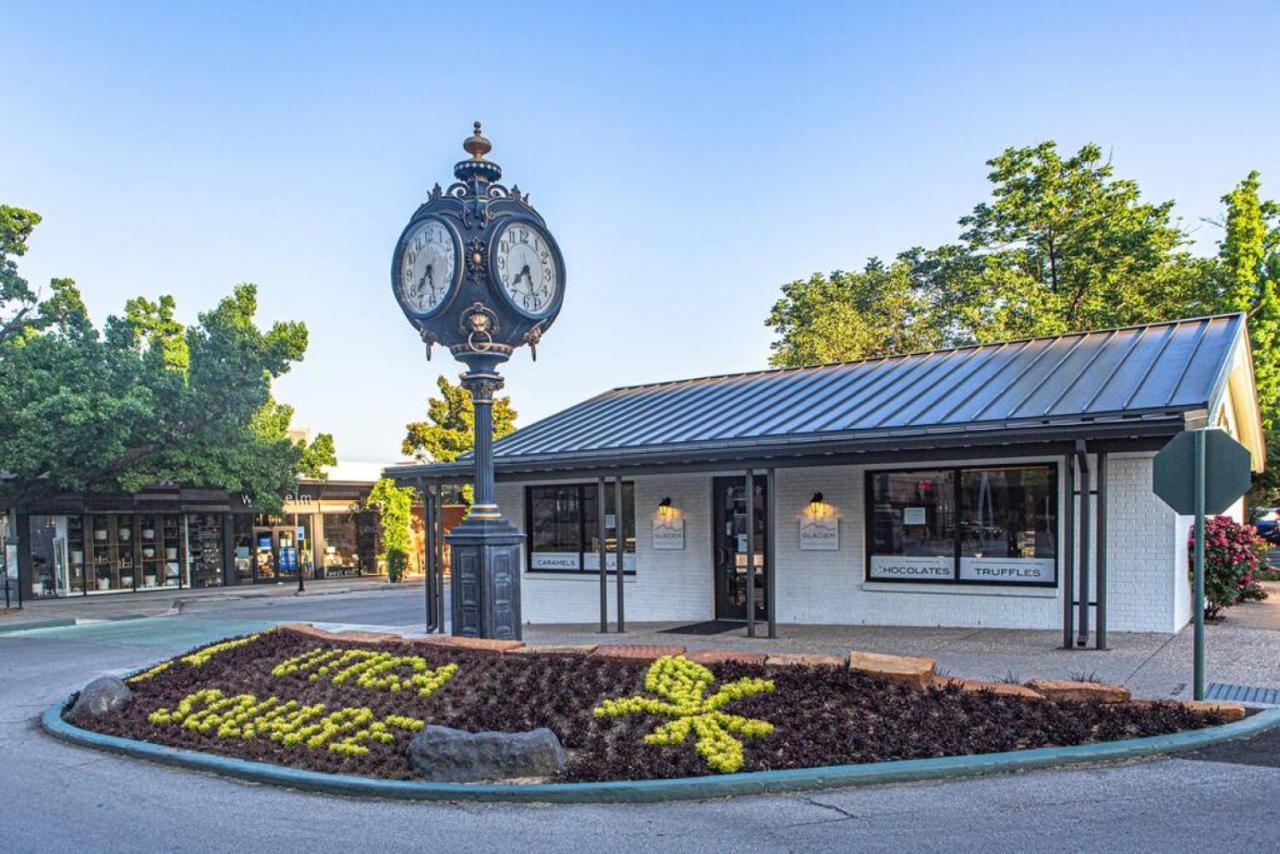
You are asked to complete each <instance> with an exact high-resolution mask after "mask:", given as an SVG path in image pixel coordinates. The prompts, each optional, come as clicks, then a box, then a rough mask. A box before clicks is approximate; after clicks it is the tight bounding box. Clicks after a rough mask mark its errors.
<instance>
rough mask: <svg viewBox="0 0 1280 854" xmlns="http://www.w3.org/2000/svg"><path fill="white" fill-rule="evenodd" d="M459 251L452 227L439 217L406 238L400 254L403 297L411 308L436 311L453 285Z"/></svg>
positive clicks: (424, 224)
mask: <svg viewBox="0 0 1280 854" xmlns="http://www.w3.org/2000/svg"><path fill="white" fill-rule="evenodd" d="M457 269H458V252H457V247H456V245H455V244H454V239H453V235H452V234H451V233H450V232H449V227H448V226H447V225H445V224H444V223H443V222H441V221H439V220H436V219H427V220H423V221H422V222H421V223H419V224H418V225H417V226H416V227H415V228H414V229H413V231H411V232H410V233H409V236H408V237H406V238H405V241H404V252H403V254H402V255H401V256H400V271H399V279H398V281H397V283H396V285H397V287H398V288H399V290H400V298H401V299H402V300H403V301H404V304H405V305H406V306H407V307H408V308H409V310H410V311H417V312H422V313H423V314H426V313H428V312H432V311H435V310H436V309H437V308H439V307H440V303H441V302H442V301H443V300H444V298H445V297H446V296H448V294H449V290H450V289H451V288H452V287H453V279H454V274H455V272H456V271H457Z"/></svg>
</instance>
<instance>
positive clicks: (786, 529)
mask: <svg viewBox="0 0 1280 854" xmlns="http://www.w3.org/2000/svg"><path fill="white" fill-rule="evenodd" d="M1151 456H1152V455H1150V454H1126V455H1112V456H1111V457H1110V458H1109V463H1108V490H1109V517H1110V524H1109V525H1108V530H1109V536H1108V543H1107V556H1108V583H1107V591H1108V615H1109V619H1108V624H1109V628H1110V629H1111V630H1113V631H1157V632H1174V631H1177V630H1178V628H1180V627H1181V626H1182V625H1185V623H1186V622H1187V620H1188V619H1189V616H1190V596H1189V589H1188V584H1187V582H1186V571H1185V566H1186V564H1185V551H1184V550H1180V549H1179V543H1185V542H1186V527H1187V520H1186V519H1185V518H1183V519H1180V518H1179V517H1177V516H1176V515H1175V514H1174V513H1173V512H1172V511H1171V510H1169V508H1168V507H1166V506H1165V505H1164V504H1163V502H1161V501H1160V499H1159V498H1157V497H1156V496H1155V495H1154V493H1152V491H1151ZM1019 461H1020V462H1056V463H1060V460H1058V459H1056V458H1020V459H1019ZM996 462H1003V463H1008V462H1012V460H1008V459H1004V460H980V461H963V463H962V464H964V465H980V464H984V463H996ZM1090 462H1091V465H1093V466H1095V469H1094V470H1095V471H1096V461H1095V460H1093V459H1092V458H1091V460H1090ZM950 464H951V463H945V462H943V463H930V465H950ZM957 464H960V463H957ZM911 465H912V462H911V461H909V460H904V461H903V462H902V463H898V464H895V465H893V466H877V467H876V468H898V467H910V466H911ZM866 470H867V469H866V468H864V467H860V466H838V467H837V466H831V467H813V468H794V469H778V470H777V472H776V476H775V484H776V490H777V495H776V498H775V502H776V508H777V518H776V519H775V525H774V532H775V535H776V538H777V545H776V550H777V560H778V566H777V571H776V573H775V576H776V583H777V588H778V589H777V618H778V621H779V622H780V623H819V624H839V625H859V624H866V625H914V626H974V627H979V626H982V627H1000V628H1037V629H1060V628H1061V625H1062V589H1061V585H1059V587H1058V588H1055V589H1045V588H1018V587H1009V588H992V587H960V586H952V585H922V584H904V583H898V584H894V583H883V582H866V581H864V566H865V552H864V530H863V528H864V524H863V520H864V513H863V496H864V473H865V471H866ZM718 474H726V475H736V474H740V472H734V471H726V472H722V473H700V474H681V475H650V476H642V477H635V478H629V480H634V482H635V484H636V516H637V537H636V539H637V547H636V569H637V571H636V575H635V576H634V577H627V579H626V582H625V584H626V588H625V596H626V617H627V619H628V621H635V622H648V621H665V620H689V621H693V620H706V619H711V618H712V617H713V616H714V612H715V605H714V583H713V579H712V554H711V532H710V517H711V481H712V478H713V477H716V476H718ZM1058 481H1059V490H1060V501H1059V506H1060V507H1062V506H1063V502H1065V477H1064V476H1063V472H1062V469H1061V466H1059V478H1058ZM567 482H577V481H573V480H569V481H567ZM524 486H525V485H524V484H514V483H500V484H499V485H498V492H497V498H498V503H499V505H500V506H501V507H502V510H503V513H504V514H505V515H506V516H507V517H508V518H509V519H510V520H511V521H512V522H513V523H514V524H516V525H517V526H519V527H521V528H523V526H524ZM814 492H822V493H823V496H824V499H825V501H826V502H827V503H828V504H830V505H832V507H833V508H834V510H835V512H836V513H837V515H838V517H839V532H840V547H839V549H838V550H837V551H832V552H814V551H808V552H801V551H800V549H799V521H800V515H801V513H802V512H803V511H804V510H805V508H806V507H807V505H808V503H809V500H810V497H811V496H812V495H813V493H814ZM666 497H669V498H670V499H671V503H672V506H673V507H675V508H677V510H678V512H680V513H682V514H683V516H684V520H685V548H684V550H683V551H659V552H655V551H654V550H653V548H652V533H651V521H652V518H653V515H654V514H655V513H656V509H657V505H658V502H659V501H661V500H662V499H663V498H666ZM1094 545H1095V546H1096V538H1095V540H1094ZM1076 551H1077V552H1078V551H1079V549H1078V548H1077V550H1076ZM1059 576H1060V577H1061V571H1059ZM615 585H616V579H615V578H613V577H611V578H610V579H609V619H610V620H611V621H612V620H614V619H616V613H615V607H614V606H615V601H616V599H615V597H616V592H615ZM1091 587H1092V578H1091ZM522 590H523V614H524V619H525V620H526V621H528V622H532V623H543V624H545V623H593V622H595V621H597V620H598V619H599V587H598V577H597V576H595V575H594V574H590V573H584V574H583V576H582V577H573V576H566V575H563V574H547V573H536V572H535V573H529V572H527V571H526V572H525V573H524V576H523V578H522ZM1095 592H1096V591H1095ZM1091 598H1092V596H1091ZM1090 620H1091V628H1093V627H1095V626H1096V616H1095V615H1094V614H1093V612H1092V610H1091V614H1090Z"/></svg>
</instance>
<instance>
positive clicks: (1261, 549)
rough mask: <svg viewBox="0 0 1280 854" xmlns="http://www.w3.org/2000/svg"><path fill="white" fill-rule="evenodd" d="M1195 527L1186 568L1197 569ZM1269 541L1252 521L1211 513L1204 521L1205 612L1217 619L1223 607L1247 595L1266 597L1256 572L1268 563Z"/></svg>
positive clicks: (1245, 597) (1235, 602)
mask: <svg viewBox="0 0 1280 854" xmlns="http://www.w3.org/2000/svg"><path fill="white" fill-rule="evenodd" d="M1195 545H1196V532H1195V528H1192V529H1191V535H1190V538H1189V539H1188V542H1187V571H1188V572H1189V573H1194V572H1195ZM1267 548H1268V545H1267V541H1266V540H1264V539H1263V538H1262V537H1261V536H1259V535H1258V529H1257V528H1255V527H1253V526H1252V525H1241V524H1240V523H1239V522H1237V521H1235V520H1234V519H1232V518H1231V517H1230V516H1211V517H1209V518H1208V519H1206V520H1205V523H1204V599H1205V601H1204V615H1205V617H1206V618H1209V619H1215V618H1217V617H1218V616H1220V615H1221V613H1222V610H1223V609H1224V608H1230V607H1231V606H1232V605H1237V604H1239V603H1240V602H1243V601H1245V600H1246V599H1264V598H1266V595H1267V594H1266V592H1265V591H1263V590H1262V588H1261V586H1260V585H1259V584H1258V581H1257V579H1256V578H1255V574H1256V573H1257V571H1258V568H1259V566H1265V563H1266V561H1265V558H1266V554H1267Z"/></svg>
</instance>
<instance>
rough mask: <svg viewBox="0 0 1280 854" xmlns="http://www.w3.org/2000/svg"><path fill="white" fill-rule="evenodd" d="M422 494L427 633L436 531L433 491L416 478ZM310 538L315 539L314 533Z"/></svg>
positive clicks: (432, 620) (432, 623)
mask: <svg viewBox="0 0 1280 854" xmlns="http://www.w3.org/2000/svg"><path fill="white" fill-rule="evenodd" d="M415 485H416V486H417V487H418V494H419V495H421V496H422V535H423V536H422V581H423V584H422V598H423V599H424V600H425V601H426V612H427V613H426V616H427V627H426V629H427V634H431V633H432V632H434V631H435V630H436V603H435V598H436V574H435V562H436V532H435V524H434V523H435V507H434V506H433V502H432V498H433V493H432V490H431V488H430V487H428V486H427V484H426V481H425V480H423V479H422V478H418V479H417V482H416V484H415ZM312 539H315V536H314V534H313V535H312Z"/></svg>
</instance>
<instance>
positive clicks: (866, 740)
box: [74, 630, 1220, 781]
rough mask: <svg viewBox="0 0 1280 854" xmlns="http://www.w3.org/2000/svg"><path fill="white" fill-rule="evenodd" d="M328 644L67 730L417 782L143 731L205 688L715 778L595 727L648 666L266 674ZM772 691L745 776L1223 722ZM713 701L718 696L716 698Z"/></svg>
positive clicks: (1117, 711)
mask: <svg viewBox="0 0 1280 854" xmlns="http://www.w3.org/2000/svg"><path fill="white" fill-rule="evenodd" d="M318 646H324V647H358V646H362V645H361V644H359V643H344V642H320V641H317V640H316V639H315V638H312V637H308V636H307V635H304V634H301V633H297V632H292V631H288V630H278V631H274V632H269V633H266V634H264V635H262V636H261V637H260V638H259V639H258V640H257V641H256V642H254V643H251V644H248V645H246V646H242V647H239V648H236V649H233V650H228V651H226V652H222V653H219V654H217V655H215V656H213V658H211V659H210V660H209V661H208V663H206V664H205V665H204V666H203V667H200V668H193V667H191V666H190V665H187V664H184V663H182V662H175V663H174V664H173V665H172V666H171V667H170V668H169V669H168V670H166V671H163V672H161V673H159V674H157V675H155V676H153V677H151V678H150V679H146V680H143V681H141V682H138V683H135V684H134V685H132V686H131V687H132V688H133V689H134V691H135V698H134V700H133V702H131V703H129V705H128V706H126V707H125V708H124V709H123V710H122V711H121V712H120V713H119V714H117V715H114V716H111V717H108V718H101V719H92V718H86V719H82V720H76V721H74V723H76V724H77V725H78V726H82V727H85V728H86V729H93V730H97V731H99V732H104V733H110V734H112V735H120V736H126V737H129V738H135V739H142V740H145V741H150V742H154V743H157V744H167V745H171V746H175V747H185V748H191V749H195V750H201V751H205V752H209V753H219V754H224V755H227V756H235V757H239V758H243V759H250V760H256V761H262V762H273V763H276V764H280V765H289V766H293V767H299V768H308V769H311V770H315V771H326V772H332V773H346V774H361V775H366V776H375V777H383V778H388V779H412V777H413V774H412V772H411V771H410V769H409V766H408V763H407V761H406V760H405V758H404V749H405V746H406V745H407V743H408V741H409V739H410V738H411V736H410V735H409V734H408V733H403V734H400V735H398V736H397V738H396V741H395V743H394V744H389V745H381V744H376V743H372V744H370V752H369V753H368V754H367V755H363V756H343V755H341V754H339V753H334V752H331V751H329V750H327V749H325V748H309V747H306V746H303V745H300V746H295V747H288V748H286V747H283V746H282V745H280V744H277V743H275V742H272V741H270V740H268V739H264V738H255V739H250V740H242V739H219V738H218V737H217V736H216V735H214V734H210V735H204V734H201V733H198V732H194V731H192V730H188V729H186V728H185V727H182V726H180V725H177V724H164V725H155V724H152V723H150V722H149V721H148V720H147V717H148V715H150V713H151V712H153V711H154V710H155V709H157V708H161V707H165V708H169V709H173V708H174V707H175V706H176V705H177V703H178V701H179V700H181V699H182V698H183V697H185V696H187V695H188V694H190V693H192V692H194V691H197V690H199V689H201V688H219V689H221V690H222V691H223V692H224V693H225V694H227V695H234V694H244V693H249V694H255V695H257V696H258V698H259V699H265V698H267V697H270V696H277V697H279V698H280V699H281V701H284V700H289V699H293V700H298V701H299V703H300V704H310V703H324V704H325V705H326V706H328V707H329V710H330V711H334V710H336V709H338V708H341V707H347V706H356V707H367V708H369V709H371V710H372V711H373V712H374V714H375V715H376V716H378V717H382V716H385V715H388V714H397V715H408V716H411V717H415V718H419V719H422V720H425V721H426V722H428V723H434V724H441V725H444V726H450V727H456V728H459V729H465V730H470V731H473V732H478V731H481V730H499V731H507V732H516V731H522V730H528V729H533V728H535V727H548V728H550V729H551V730H552V731H553V732H555V733H556V735H558V736H559V737H560V740H561V741H562V742H563V744H564V745H565V748H566V749H567V751H568V753H569V767H568V768H567V770H566V771H565V773H564V774H563V777H562V779H564V780H569V781H582V780H617V779H650V778H664V777H686V776H699V775H704V774H708V773H710V772H709V770H708V769H707V767H706V765H705V763H704V762H703V760H702V758H701V757H699V756H698V755H697V753H696V752H695V751H694V749H693V743H692V740H690V742H688V743H686V744H685V745H682V746H679V747H657V746H652V745H646V744H645V743H644V741H643V739H644V736H645V735H646V734H647V733H649V732H651V731H652V730H653V728H654V727H655V726H657V725H658V724H659V723H661V722H662V721H661V720H660V719H658V718H652V717H645V716H638V715H633V716H629V717H624V718H612V719H610V718H606V719H600V720H597V719H596V718H595V717H594V716H593V715H592V709H593V708H595V707H596V706H597V705H598V704H599V703H600V701H601V700H604V699H606V698H609V697H626V696H632V695H634V694H637V693H641V692H642V691H643V683H644V675H645V672H646V671H647V669H648V664H647V663H645V662H632V661H619V660H611V659H596V658H590V657H585V656H580V655H506V656H503V655H497V654H492V653H486V652H474V651H467V650H447V649H440V648H432V647H427V646H422V645H412V644H388V645H385V646H380V647H378V649H386V650H388V651H391V652H395V653H398V654H404V655H418V656H421V657H422V658H425V659H426V660H427V661H428V663H429V664H430V665H431V666H432V667H436V666H439V665H442V664H446V663H449V662H454V663H456V664H458V665H459V668H460V669H459V671H458V673H457V675H456V676H454V677H453V679H452V680H451V681H449V682H448V683H447V684H446V685H445V686H444V687H443V688H442V689H441V690H439V691H437V692H436V693H435V694H433V695H432V696H430V697H426V698H423V697H419V696H418V695H417V694H416V693H414V692H403V691H402V692H400V693H398V694H392V693H389V692H384V691H375V690H366V689H363V688H360V687H358V686H355V685H354V684H350V683H349V684H346V685H340V686H335V685H333V684H332V683H331V682H329V681H328V680H320V681H317V682H309V681H307V678H306V675H305V674H300V673H295V674H292V675H290V676H286V677H283V678H276V677H273V676H272V675H271V669H272V668H273V667H274V666H275V665H276V664H277V663H279V662H280V661H282V660H284V659H286V658H288V657H290V656H294V655H297V654H299V653H301V652H305V651H307V650H309V649H313V648H315V647H318ZM708 666H709V667H710V669H711V670H712V672H714V673H715V675H716V677H717V680H718V681H717V683H716V684H717V686H718V685H719V683H720V682H721V681H728V680H733V679H737V678H740V677H744V676H763V675H765V673H764V669H763V668H762V667H760V666H757V665H749V664H738V663H724V664H712V665H708ZM769 678H771V679H772V680H773V681H774V684H775V690H774V691H773V692H772V693H769V694H762V695H759V696H755V697H749V698H746V699H742V700H738V701H736V702H733V703H730V704H729V705H728V706H727V707H726V708H725V711H727V712H731V713H734V714H741V715H746V716H749V717H753V718H760V719H763V720H766V721H769V722H770V723H772V724H773V725H774V731H773V732H772V733H771V734H770V735H767V736H763V737H759V738H748V739H745V740H743V744H744V747H745V764H744V766H743V768H742V770H743V771H763V770H767V769H779V768H808V767H815V766H822V765H840V764H847V763H862V762H876V761H882V760H888V759H918V758H927V757H935V756H953V755H960V754H974V753H990V752H997V751H1004V750H1016V749H1021V748H1033V747H1047V746H1055V745H1072V744H1082V743H1085V742H1093V741H1111V740H1115V739H1122V738H1134V737H1139V736H1149V735H1160V734H1164V733H1170V732H1177V731H1179V730H1186V729H1196V728H1199V727H1204V726H1207V725H1209V724H1212V723H1219V722H1220V721H1218V720H1216V719H1214V718H1212V717H1208V716H1205V717H1201V716H1196V715H1193V714H1191V713H1190V712H1188V711H1186V710H1185V709H1184V708H1183V707H1182V706H1180V705H1176V704H1156V705H1151V706H1135V705H1128V704H1118V705H1104V704H1102V703H1096V702H1090V703H1053V702H1048V701H1027V700H1020V699H1017V698H1012V697H1000V696H996V695H993V694H989V693H977V694H975V693H962V692H961V691H959V690H958V689H956V688H946V689H931V690H929V691H928V692H925V693H919V692H916V691H911V690H908V689H905V688H900V687H897V686H894V685H890V684H887V683H883V682H880V681H878V680H875V679H872V678H870V677H867V676H863V675H861V674H857V673H851V672H849V671H848V670H846V669H844V668H834V667H822V668H811V669H810V668H804V669H792V670H787V671H783V672H779V673H775V674H770V675H769ZM712 690H713V691H714V690H715V686H713V688H712Z"/></svg>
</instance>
